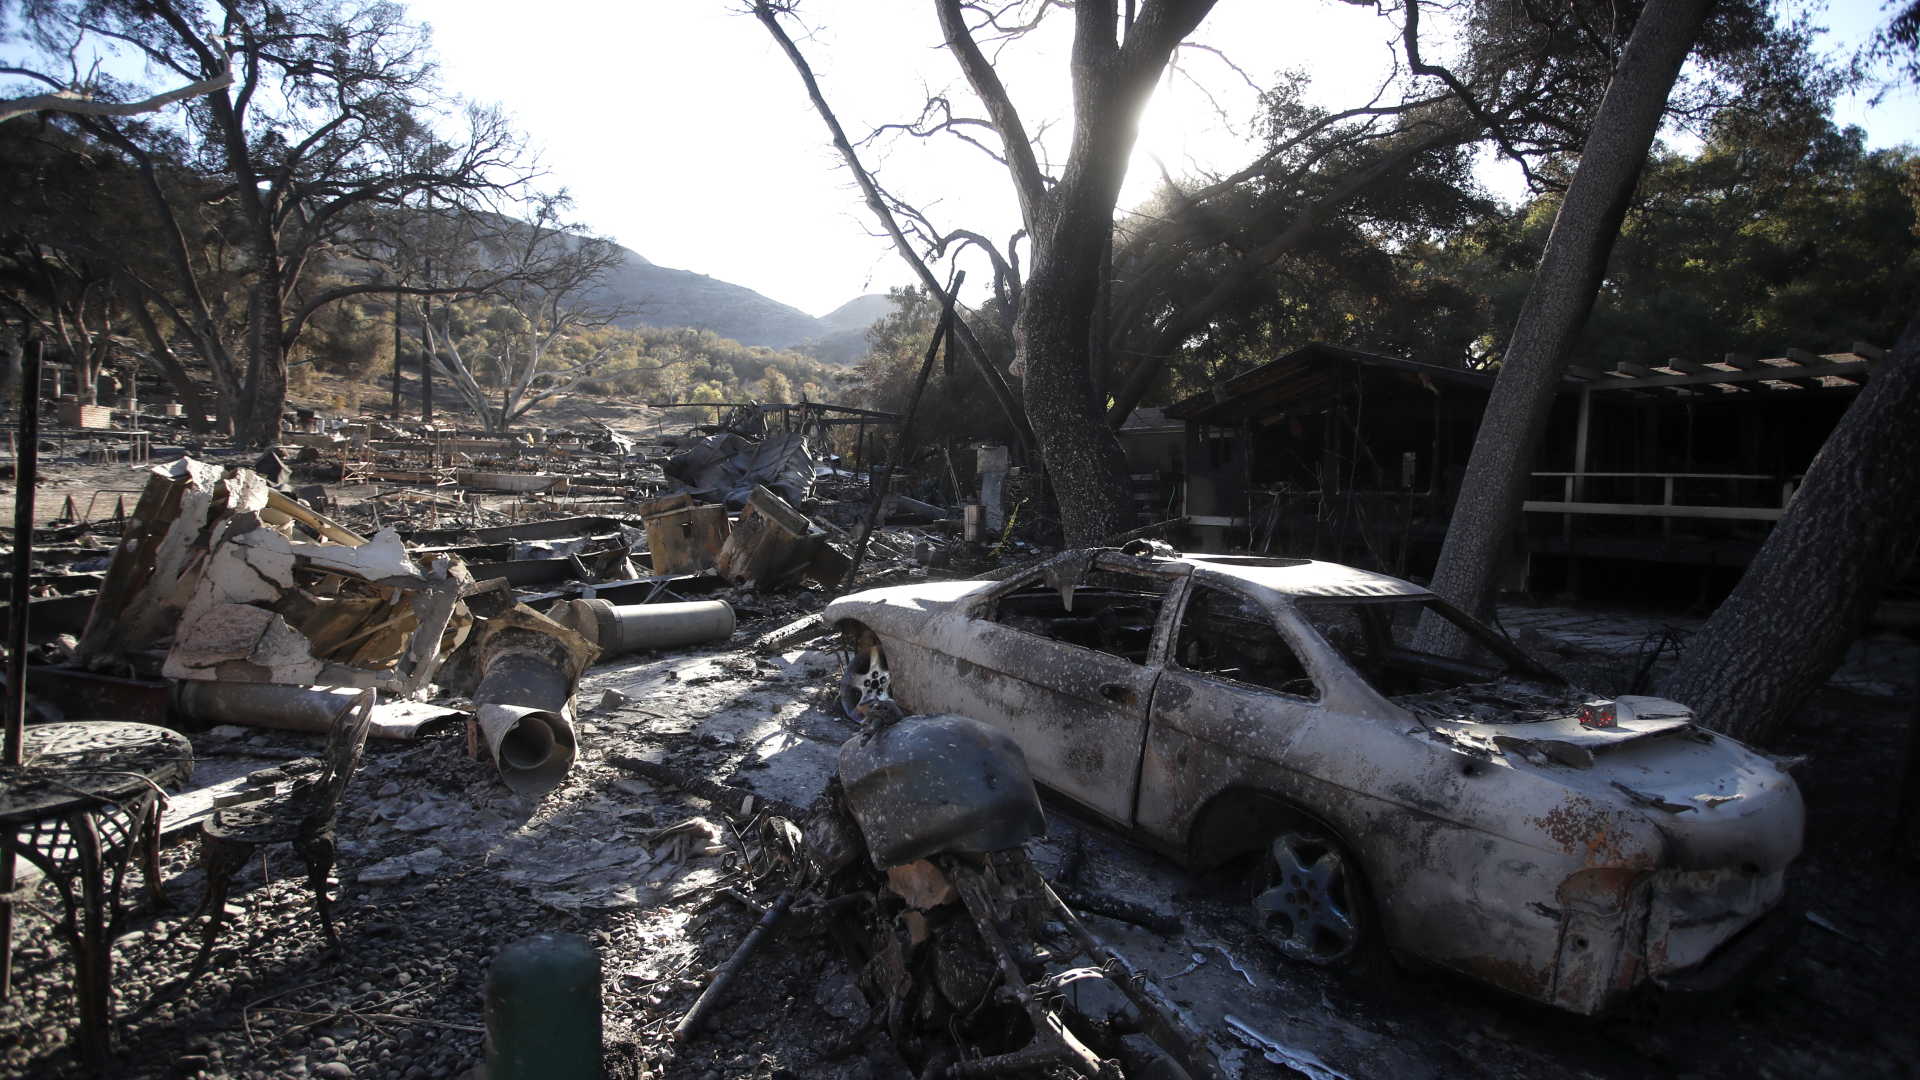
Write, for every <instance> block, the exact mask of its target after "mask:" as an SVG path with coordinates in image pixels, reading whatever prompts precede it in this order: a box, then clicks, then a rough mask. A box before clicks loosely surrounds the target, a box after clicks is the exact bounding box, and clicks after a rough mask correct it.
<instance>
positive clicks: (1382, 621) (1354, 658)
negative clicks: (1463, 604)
mask: <svg viewBox="0 0 1920 1080" xmlns="http://www.w3.org/2000/svg"><path fill="white" fill-rule="evenodd" d="M1300 613H1301V615H1303V616H1304V617H1305V618H1306V620H1307V622H1308V624H1309V625H1311V626H1312V627H1313V629H1314V630H1315V631H1316V632H1317V633H1319V635H1320V636H1321V637H1323V638H1325V639H1326V641H1327V644H1329V645H1331V646H1333V648H1334V650H1335V651H1336V652H1338V653H1339V654H1340V655H1341V657H1342V658H1344V659H1345V660H1346V661H1347V664H1348V665H1349V666H1350V667H1352V668H1353V670H1354V671H1356V672H1358V673H1359V674H1360V676H1361V677H1362V678H1364V679H1366V680H1367V681H1368V682H1369V683H1371V684H1372V685H1373V688H1374V689H1376V690H1378V691H1379V692H1380V693H1381V694H1382V695H1383V696H1385V697H1388V698H1401V697H1407V696H1411V695H1424V694H1446V693H1451V692H1454V691H1458V690H1462V689H1465V688H1469V687H1474V686H1479V685H1481V684H1485V683H1492V682H1503V683H1517V684H1536V685H1541V686H1548V685H1555V684H1557V683H1558V681H1559V680H1558V679H1557V677H1556V676H1554V675H1553V674H1552V673H1551V672H1548V671H1546V670H1545V669H1543V668H1541V667H1539V666H1538V665H1537V664H1534V663H1533V662H1532V661H1530V660H1528V659H1527V658H1526V656H1525V655H1523V654H1522V653H1521V652H1520V651H1519V650H1518V649H1516V648H1514V647H1513V646H1512V645H1511V644H1509V643H1507V642H1506V641H1504V640H1502V639H1501V638H1500V637H1499V636H1498V635H1496V634H1494V633H1493V632H1492V631H1491V630H1488V629H1487V628H1486V627H1484V626H1481V625H1479V624H1477V623H1474V622H1472V621H1470V620H1467V619H1464V618H1462V617H1460V616H1459V615H1458V614H1457V613H1456V612H1454V611H1452V610H1451V609H1449V608H1447V607H1445V606H1444V605H1441V604H1440V603H1438V602H1437V601H1436V600H1434V599H1433V598H1432V597H1405V598H1394V599H1391V600H1367V601H1337V600H1316V601H1313V602H1310V603H1302V604H1301V605H1300ZM1428 614H1431V615H1433V616H1435V617H1437V618H1441V619H1444V620H1446V621H1447V622H1449V623H1451V624H1452V625H1453V626H1454V627H1455V628H1457V629H1458V630H1460V631H1462V632H1463V633H1464V634H1465V635H1466V636H1467V641H1468V644H1467V651H1466V654H1465V655H1464V656H1460V657H1453V656H1441V655H1438V654H1436V653H1431V652H1425V651H1423V650H1421V649H1419V648H1416V647H1415V645H1414V641H1415V637H1416V633H1417V631H1418V630H1419V627H1420V621H1421V619H1422V617H1423V616H1426V615H1428Z"/></svg>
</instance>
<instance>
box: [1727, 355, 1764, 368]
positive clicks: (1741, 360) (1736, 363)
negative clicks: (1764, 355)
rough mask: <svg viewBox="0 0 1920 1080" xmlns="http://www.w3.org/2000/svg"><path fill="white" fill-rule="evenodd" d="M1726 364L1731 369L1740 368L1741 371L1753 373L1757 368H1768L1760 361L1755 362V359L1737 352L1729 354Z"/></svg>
mask: <svg viewBox="0 0 1920 1080" xmlns="http://www.w3.org/2000/svg"><path fill="white" fill-rule="evenodd" d="M1726 364H1727V366H1728V367H1730V368H1738V369H1739V370H1741V371H1752V370H1754V369H1755V368H1761V367H1766V366H1767V365H1765V364H1762V363H1761V362H1760V361H1758V360H1755V359H1754V358H1753V357H1751V356H1748V355H1747V354H1746V353H1737V352H1730V353H1728V354H1727V356H1726Z"/></svg>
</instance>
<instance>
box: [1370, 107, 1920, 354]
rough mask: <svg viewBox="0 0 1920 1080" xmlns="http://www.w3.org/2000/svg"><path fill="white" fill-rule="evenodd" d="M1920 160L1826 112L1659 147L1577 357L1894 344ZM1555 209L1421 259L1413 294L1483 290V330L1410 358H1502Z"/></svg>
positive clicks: (1910, 276)
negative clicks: (1682, 147)
mask: <svg viewBox="0 0 1920 1080" xmlns="http://www.w3.org/2000/svg"><path fill="white" fill-rule="evenodd" d="M1916 164H1917V161H1916V157H1915V155H1914V153H1913V152H1912V151H1910V150H1906V149H1892V150H1868V149H1866V145H1865V138H1864V134H1863V133H1862V132H1861V131H1860V130H1859V129H1858V128H1847V129H1837V128H1835V127H1834V126H1833V125H1832V124H1831V123H1830V122H1829V121H1827V120H1826V119H1825V118H1824V117H1810V118H1806V119H1804V120H1802V121H1801V122H1800V123H1797V124H1774V125H1770V126H1767V127H1764V128H1755V127H1749V126H1746V125H1736V124H1726V125H1721V126H1719V127H1717V128H1716V130H1715V131H1714V132H1713V133H1712V134H1711V135H1710V137H1709V138H1708V140H1707V142H1706V143H1705V145H1704V146H1703V147H1702V148H1701V150H1700V151H1699V152H1698V153H1697V154H1693V155H1685V154H1677V153H1672V152H1664V153H1660V154H1657V155H1656V156H1655V157H1654V159H1653V160H1652V161H1650V162H1649V163H1648V166H1647V169H1646V172H1645V173H1644V175H1643V178H1642V181H1641V186H1640V192H1639V195H1638V197H1637V198H1636V200H1635V203H1634V205H1633V207H1632V208H1631V209H1630V210H1629V211H1628V213H1627V217H1626V221H1625V224H1624V225H1623V227H1622V229H1621V234H1620V239H1619V240H1618V242H1617V243H1616V244H1615V247H1614V251H1613V256H1612V260H1611V262H1610V263H1609V265H1608V271H1607V276H1606V279H1605V281H1604V282H1603V284H1602V286H1601V290H1600V295H1599V297H1598V298H1597V300H1596V302H1595V305H1594V310H1593V314H1592V315H1591V316H1590V318H1589V322H1588V328H1587V332H1586V333H1585V334H1584V335H1583V337H1582V340H1581V343H1580V346H1579V347H1578V348H1577V350H1576V351H1575V353H1574V356H1573V360H1574V362H1575V363H1579V364H1583V365H1586V366H1589V367H1612V366H1613V365H1614V364H1616V363H1618V362H1620V361H1623V360H1625V361H1631V362H1634V363H1647V362H1650V361H1652V362H1657V361H1659V360H1662V359H1665V358H1667V357H1670V356H1678V357H1682V358H1685V359H1692V360H1715V359H1719V358H1720V356H1722V355H1723V354H1725V353H1728V352H1740V353H1747V354H1750V355H1778V354H1779V353H1780V352H1781V351H1782V350H1784V349H1786V348H1789V347H1796V348H1804V349H1810V350H1812V351H1815V352H1823V351H1834V350H1842V349H1846V348H1847V347H1848V346H1850V345H1851V344H1852V343H1853V342H1855V341H1869V342H1873V343H1876V344H1879V345H1882V346H1884V345H1886V344H1888V343H1890V342H1892V341H1893V339H1894V338H1895V337H1896V336H1897V335H1898V334H1899V332H1900V328H1901V327H1902V326H1903V325H1904V324H1905V322H1906V319H1907V317H1908V316H1909V315H1910V314H1911V313H1912V312H1913V311H1914V310H1915V308H1916V307H1920V237H1916V234H1915V231H1914V229H1915V222H1916V218H1915V205H1916V200H1915V195H1916V190H1915V187H1914V183H1913V178H1914V175H1915V168H1916ZM1558 200H1559V197H1558V195H1557V194H1549V195H1543V196H1541V197H1539V198H1537V199H1535V200H1533V201H1532V202H1530V203H1529V204H1527V205H1526V206H1523V207H1521V208H1520V210H1519V211H1518V212H1517V213H1515V214H1512V215H1510V216H1507V217H1503V218H1500V219H1495V220H1490V221H1488V222H1487V223H1486V224H1485V225H1483V226H1481V227H1479V228H1476V229H1474V230H1471V231H1469V232H1467V233H1465V234H1463V235H1462V236H1460V237H1458V238H1456V239H1454V240H1452V241H1451V242H1448V243H1446V244H1444V245H1433V246H1428V247H1425V248H1423V249H1421V250H1418V251H1416V252H1413V253H1412V254H1413V255H1414V258H1413V259H1412V260H1411V261H1412V263H1413V266H1412V269H1411V272H1410V273H1409V274H1408V275H1407V284H1406V288H1408V289H1410V290H1430V289H1441V288H1445V289H1453V290H1458V291H1459V292H1461V293H1464V294H1467V295H1473V296H1477V297H1478V298H1479V299H1478V303H1479V304H1480V317H1481V319H1482V320H1483V321H1482V323H1481V326H1482V331H1481V332H1480V333H1479V334H1476V335H1474V336H1473V338H1472V339H1471V340H1470V341H1469V342H1468V343H1467V345H1466V347H1465V349H1464V350H1460V349H1459V347H1458V345H1457V343H1456V342H1455V341H1454V340H1447V341H1436V342H1435V343H1434V345H1435V347H1434V348H1432V349H1430V350H1417V349H1416V350H1414V351H1413V352H1412V353H1410V355H1418V356H1420V358H1422V359H1430V360H1434V361H1436V362H1442V363H1455V364H1458V363H1480V362H1485V361H1488V360H1497V358H1498V357H1499V355H1500V352H1501V350H1502V349H1503V348H1504V338H1505V335H1506V333H1507V332H1508V328H1510V327H1511V326H1512V325H1513V322H1514V319H1515V318H1516V317H1517V315H1518V313H1519V308H1520V303H1521V301H1522V300H1523V299H1524V297H1525V291H1526V284H1527V281H1528V279H1529V277H1530V275H1531V273H1532V268H1533V266H1534V265H1535V264H1537V262H1538V261H1539V257H1540V251H1541V249H1542V247H1543V246H1544V244H1545V242H1546V235H1547V231H1548V229H1550V228H1551V226H1552V222H1553V217H1554V213H1555V211H1556V210H1557V209H1558V205H1559V202H1558Z"/></svg>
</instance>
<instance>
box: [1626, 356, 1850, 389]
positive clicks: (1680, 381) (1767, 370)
mask: <svg viewBox="0 0 1920 1080" xmlns="http://www.w3.org/2000/svg"><path fill="white" fill-rule="evenodd" d="M1751 363H1752V364H1753V365H1754V366H1753V367H1750V368H1743V369H1741V370H1739V371H1717V370H1713V369H1708V370H1707V371H1703V372H1701V373H1700V374H1698V375H1652V376H1648V377H1646V378H1626V377H1620V378H1615V379H1613V380H1611V381H1606V380H1602V381H1601V382H1597V383H1594V384H1593V389H1594V390H1645V389H1649V388H1652V387H1656V386H1704V385H1709V384H1726V385H1729V386H1731V385H1738V384H1743V383H1744V384H1749V385H1751V384H1754V383H1759V382H1779V383H1782V384H1785V385H1788V386H1791V385H1792V384H1791V383H1789V382H1788V381H1787V380H1790V379H1798V380H1802V381H1804V380H1808V379H1813V378H1817V377H1819V376H1822V375H1839V376H1841V377H1843V378H1861V377H1864V376H1865V375H1866V374H1867V364H1866V362H1865V361H1863V360H1848V361H1844V362H1834V361H1828V362H1827V363H1825V364H1822V365H1821V366H1819V367H1811V368H1807V367H1796V366H1781V367H1776V366H1774V365H1772V364H1762V363H1760V362H1759V361H1757V360H1755V361H1751ZM1796 389H1797V387H1796Z"/></svg>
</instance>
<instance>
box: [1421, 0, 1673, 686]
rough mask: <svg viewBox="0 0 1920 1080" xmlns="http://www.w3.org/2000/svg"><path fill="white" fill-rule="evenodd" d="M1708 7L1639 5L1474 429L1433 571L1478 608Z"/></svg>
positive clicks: (1482, 610)
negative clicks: (1563, 376)
mask: <svg viewBox="0 0 1920 1080" xmlns="http://www.w3.org/2000/svg"><path fill="white" fill-rule="evenodd" d="M1708 6H1709V0H1651V2H1650V3H1648V4H1647V6H1646V8H1645V9H1643V10H1642V11H1641V13H1640V19H1639V21H1638V22H1637V23H1636V24H1635V25H1634V28H1633V35H1632V36H1631V37H1630V38H1628V39H1627V46H1626V49H1625V50H1624V51H1623V52H1622V53H1621V56H1620V62H1619V65H1618V66H1617V67H1615V68H1614V73H1613V81H1612V82H1611V83H1609V84H1608V86H1607V93H1606V97H1605V98H1604V99H1602V101H1601V103H1600V111H1599V114H1598V115H1597V116H1595V118H1594V122H1593V129H1592V131H1590V132H1589V133H1588V135H1587V141H1586V146H1585V147H1584V149H1583V150H1582V151H1581V154H1580V165H1579V168H1578V169H1577V170H1576V171H1575V172H1574V176H1573V183H1572V184H1571V185H1570V186H1569V187H1568V188H1567V193H1566V197H1565V198H1564V199H1563V200H1562V201H1561V204H1560V212H1559V214H1558V215H1556V216H1555V218H1554V222H1553V232H1552V233H1551V234H1550V235H1549V236H1548V237H1547V249H1546V252H1545V254H1544V255H1542V257H1541V259H1540V267H1539V269H1538V270H1537V271H1536V272H1535V274H1534V278H1533V287H1532V289H1531V290H1529V291H1528V293H1527V299H1526V303H1525V305H1524V306H1522V308H1521V309H1520V318H1519V320H1518V321H1517V322H1516V323H1515V324H1514V328H1513V337H1512V339H1511V340H1510V341H1509V342H1508V344H1507V350H1506V354H1505V356H1504V357H1503V358H1502V361H1501V368H1500V377H1499V379H1498V380H1497V381H1495V383H1494V386H1493V394H1492V396H1491V397H1490V398H1489V400H1488V401H1487V411H1486V415H1485V417H1484V419H1482V421H1481V423H1480V433H1479V435H1478V436H1477V437H1476V438H1475V439H1474V443H1473V456H1472V457H1471V458H1470V459H1469V460H1468V462H1467V473H1466V477H1465V479H1464V481H1463V482H1462V484H1461V487H1460V497H1459V499H1458V500H1457V501H1456V502H1455V504H1454V508H1453V520H1452V521H1451V522H1450V523H1449V525H1448V526H1447V538H1446V542H1445V543H1444V544H1443V545H1442V546H1441V549H1440V561H1439V565H1438V566H1437V567H1436V568H1435V570H1434V575H1433V591H1434V592H1437V593H1439V594H1440V595H1441V596H1444V597H1446V598H1447V599H1448V600H1451V601H1452V602H1453V603H1454V604H1455V605H1457V606H1459V607H1461V608H1465V609H1466V610H1468V611H1471V612H1473V613H1475V614H1478V615H1485V614H1486V613H1487V611H1488V609H1490V608H1491V607H1492V606H1493V586H1494V581H1495V580H1496V575H1497V574H1498V573H1499V569H1500V562H1501V557H1502V554H1503V552H1504V549H1505V547H1506V544H1507V542H1508V540H1509V538H1510V537H1511V536H1512V534H1513V532H1514V530H1515V529H1516V528H1517V527H1518V525H1519V519H1520V504H1521V502H1522V501H1523V499H1524V498H1525V496H1526V484H1527V479H1528V473H1529V471H1530V470H1531V469H1532V465H1533V454H1534V450H1535V449H1536V448H1537V447H1538V445H1539V442H1540V435H1541V433H1542V431H1544V430H1545V428H1546V423H1547V412H1548V408H1549V406H1551V405H1552V403H1553V395H1554V393H1555V391H1556V390H1557V389H1558V388H1559V384H1560V379H1561V374H1562V372H1563V370H1564V369H1565V367H1566V361H1567V356H1568V353H1569V352H1570V351H1571V350H1572V347H1573V344H1574V341H1575V339H1576V338H1577V336H1578V335H1579V332H1580V329H1581V327H1582V326H1583V325H1584V324H1585V323H1586V320H1587V314H1588V312H1590V311H1591V310H1592V308H1593V300H1594V295H1595V293H1596V292H1597V291H1598V289H1599V287H1600V280H1601V278H1602V276H1603V275H1604V274H1605V272H1606V268H1607V257H1608V256H1609V255H1610V254H1611V253H1612V251H1613V243H1614V240H1615V239H1616V238H1617V237H1618V236H1619V234H1620V222H1621V220H1622V219H1623V218H1624V217H1625V216H1626V211H1627V204H1628V202H1629V201H1630V200H1631V199H1632V197H1633V190H1634V187H1635V185H1636V184H1637V183H1638V182H1639V179H1640V169H1641V166H1642V165H1644V164H1645V163H1646V160H1647V151H1648V150H1649V149H1650V148H1651V146H1652V145H1653V137H1654V134H1655V132H1657V131H1658V130H1659V127H1660V119H1661V116H1662V115H1663V113H1664V112H1665V110H1666V103H1667V95H1668V94H1669V93H1671V92H1672V90H1673V82H1674V79H1675V78H1676V77H1677V76H1678V75H1679V73H1680V65H1681V63H1682V62H1683V61H1684V60H1685V59H1686V57H1687V52H1688V50H1690V49H1691V48H1692V47H1693V39H1694V37H1695V35H1696V34H1697V33H1698V32H1699V29H1700V24H1701V22H1702V21H1703V20H1704V19H1705V17H1706V13H1707V8H1708ZM1447 629H1448V628H1447V627H1445V626H1443V625H1440V624H1439V622H1438V620H1429V621H1428V623H1427V624H1426V625H1425V626H1423V628H1422V637H1423V645H1424V646H1425V647H1426V648H1429V649H1433V650H1436V651H1440V650H1445V651H1449V652H1450V651H1453V649H1454V647H1455V642H1454V641H1453V640H1452V639H1453V637H1454V635H1452V634H1449V633H1447V632H1446V631H1447Z"/></svg>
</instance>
